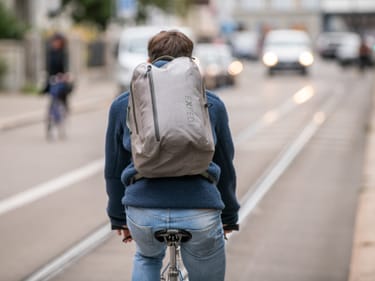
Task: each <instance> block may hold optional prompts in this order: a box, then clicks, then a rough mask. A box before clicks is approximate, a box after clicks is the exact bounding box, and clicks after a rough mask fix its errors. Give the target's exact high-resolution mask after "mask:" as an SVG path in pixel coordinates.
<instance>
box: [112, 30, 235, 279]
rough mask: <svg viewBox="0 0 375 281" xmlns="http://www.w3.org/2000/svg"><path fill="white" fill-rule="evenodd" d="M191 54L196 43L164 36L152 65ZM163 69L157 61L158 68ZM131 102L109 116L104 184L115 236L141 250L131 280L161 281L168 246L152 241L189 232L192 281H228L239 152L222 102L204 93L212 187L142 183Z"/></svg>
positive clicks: (181, 181) (186, 258) (183, 180)
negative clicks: (165, 233)
mask: <svg viewBox="0 0 375 281" xmlns="http://www.w3.org/2000/svg"><path fill="white" fill-rule="evenodd" d="M192 51H193V42H192V41H191V40H190V39H189V38H188V37H187V36H186V35H184V34H183V33H181V32H178V31H174V30H170V31H162V32H160V33H158V34H156V35H155V36H154V37H152V38H151V39H150V41H149V42H148V56H149V61H150V62H152V61H154V60H155V59H157V58H160V57H162V56H173V57H182V56H185V57H191V56H192ZM166 63H168V61H167V60H161V61H160V60H159V61H157V62H156V63H155V65H156V66H159V67H160V66H161V65H164V64H166ZM128 98H129V93H128V92H126V93H124V94H122V95H120V96H119V97H118V98H117V99H115V100H114V102H113V103H112V105H111V108H110V112H109V120H108V127H107V133H106V147H105V156H106V157H105V179H106V188H107V194H108V206H107V213H108V215H109V218H110V220H111V224H112V229H113V230H117V233H118V234H119V235H121V236H122V238H123V242H125V243H127V242H130V241H132V240H133V239H134V241H135V243H136V253H135V257H134V263H133V273H132V280H133V281H141V280H142V281H146V280H147V281H154V280H155V281H156V280H160V270H161V267H162V260H163V257H164V255H165V249H166V246H165V244H163V243H160V242H158V241H157V240H156V239H155V238H154V232H155V231H157V230H160V229H163V228H180V229H185V230H187V231H189V232H190V233H191V234H192V239H191V240H189V241H188V242H186V243H184V244H182V246H181V255H182V258H183V263H184V265H185V267H186V269H187V271H188V273H189V280H190V281H202V280H206V281H221V280H224V275H225V249H224V246H225V245H224V236H225V234H226V233H228V232H231V229H232V230H237V229H238V225H237V220H238V209H239V204H238V201H237V198H236V193H235V192H236V191H235V189H236V175H235V169H234V166H233V157H234V146H233V141H232V137H231V132H230V128H229V125H228V115H227V111H226V108H225V106H224V104H223V102H222V101H221V100H220V99H219V97H217V96H216V95H214V94H213V93H211V92H207V100H208V103H209V113H210V120H211V125H212V128H214V139H215V154H214V157H213V161H212V163H211V164H210V166H209V167H208V170H207V172H208V174H209V175H210V177H211V178H214V179H215V180H214V181H210V180H208V179H206V178H204V177H202V176H199V175H197V176H182V177H169V178H156V179H147V178H141V179H138V180H137V179H136V178H135V177H134V176H135V175H136V174H137V171H136V170H135V168H134V165H133V163H132V156H131V144H130V133H129V129H128V127H127V125H126V116H127V104H128ZM215 181H216V182H217V183H215ZM223 226H226V227H227V229H229V230H224V229H223Z"/></svg>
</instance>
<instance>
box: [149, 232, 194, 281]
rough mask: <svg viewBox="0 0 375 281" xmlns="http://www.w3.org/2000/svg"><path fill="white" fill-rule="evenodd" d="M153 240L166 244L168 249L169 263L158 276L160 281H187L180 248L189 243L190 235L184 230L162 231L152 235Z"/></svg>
mask: <svg viewBox="0 0 375 281" xmlns="http://www.w3.org/2000/svg"><path fill="white" fill-rule="evenodd" d="M154 236H155V238H156V239H157V240H158V241H160V242H164V243H167V246H168V248H169V263H168V264H167V265H166V266H165V267H164V269H163V270H162V272H161V274H160V280H161V281H188V280H189V279H188V276H187V272H186V270H185V268H184V266H183V263H182V259H181V255H180V246H181V243H185V242H187V241H189V240H190V239H191V237H192V235H191V233H190V232H188V231H186V230H184V229H162V230H159V231H156V232H155V233H154Z"/></svg>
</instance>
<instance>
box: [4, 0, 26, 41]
mask: <svg viewBox="0 0 375 281" xmlns="http://www.w3.org/2000/svg"><path fill="white" fill-rule="evenodd" d="M25 31H26V25H25V24H23V23H22V22H20V21H19V20H18V19H17V18H16V16H15V15H13V14H12V13H11V11H9V10H8V9H6V8H5V6H4V4H3V3H2V2H0V38H2V39H22V37H23V35H24V33H25Z"/></svg>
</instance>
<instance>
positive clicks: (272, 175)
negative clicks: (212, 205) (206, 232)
mask: <svg viewBox="0 0 375 281" xmlns="http://www.w3.org/2000/svg"><path fill="white" fill-rule="evenodd" d="M338 101H339V99H338V98H337V97H336V98H335V97H334V96H332V97H331V99H329V100H328V101H327V102H326V103H325V104H324V106H323V110H322V111H318V112H316V113H315V114H314V116H313V117H312V119H311V121H310V122H309V123H308V124H307V126H306V127H305V128H304V129H303V130H302V132H301V133H300V134H299V135H298V137H297V138H296V139H295V140H294V141H293V143H292V144H291V145H290V146H288V148H287V149H286V150H285V151H284V152H282V153H281V154H280V157H278V158H277V159H276V161H274V162H273V164H272V165H271V166H270V168H269V169H267V170H266V172H265V173H264V175H263V176H261V177H260V178H259V179H258V180H257V182H256V183H255V184H254V186H252V187H251V188H249V191H248V192H247V193H246V194H245V195H244V196H243V197H242V198H241V209H240V212H239V219H238V223H239V224H241V225H242V226H243V225H244V220H245V219H246V218H247V216H248V215H249V214H250V213H251V212H252V211H253V210H254V209H255V207H256V206H257V204H258V203H259V202H260V201H261V200H262V198H263V197H264V195H265V194H266V193H267V192H268V191H269V190H270V189H271V187H272V186H273V185H274V183H275V182H276V181H277V180H278V179H279V178H280V176H281V175H282V174H283V173H284V172H285V171H286V170H287V168H288V167H289V165H290V164H291V163H292V162H293V160H294V159H295V158H296V157H297V156H298V154H299V153H300V152H301V151H302V149H303V148H304V147H305V146H306V144H307V143H308V142H309V141H310V140H311V138H312V137H313V136H314V135H315V133H316V132H317V131H318V130H319V128H320V127H321V126H322V124H324V122H325V121H326V119H327V114H328V113H330V112H331V111H332V110H333V108H334V107H335V106H336V105H337V103H338ZM325 112H326V113H325ZM230 236H232V233H230V234H229V235H227V237H228V238H229V237H230Z"/></svg>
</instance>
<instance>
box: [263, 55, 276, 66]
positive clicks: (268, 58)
mask: <svg viewBox="0 0 375 281" xmlns="http://www.w3.org/2000/svg"><path fill="white" fill-rule="evenodd" d="M278 61H279V59H278V57H277V55H276V54H275V53H272V52H267V53H265V54H264V55H263V63H264V64H265V65H266V66H270V67H271V66H275V65H276V64H277V62H278Z"/></svg>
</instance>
